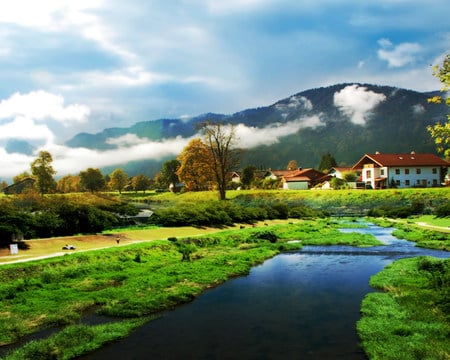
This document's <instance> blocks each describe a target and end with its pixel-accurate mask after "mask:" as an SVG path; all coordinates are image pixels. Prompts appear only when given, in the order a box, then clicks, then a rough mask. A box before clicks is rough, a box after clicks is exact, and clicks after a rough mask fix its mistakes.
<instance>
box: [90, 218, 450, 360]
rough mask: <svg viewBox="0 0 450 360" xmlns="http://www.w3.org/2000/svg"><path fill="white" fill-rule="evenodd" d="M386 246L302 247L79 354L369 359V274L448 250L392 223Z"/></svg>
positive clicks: (381, 234)
mask: <svg viewBox="0 0 450 360" xmlns="http://www.w3.org/2000/svg"><path fill="white" fill-rule="evenodd" d="M344 231H353V232H354V231H363V232H370V233H372V234H374V235H375V236H377V238H379V239H380V240H381V241H383V242H384V243H385V244H386V246H381V247H371V248H364V249H361V248H354V247H348V246H330V247H323V246H320V247H319V246H315V247H312V246H307V247H304V249H303V250H302V251H300V252H296V253H287V254H281V255H278V256H276V257H274V258H272V259H270V260H267V261H266V262H264V264H262V265H260V266H257V267H254V268H253V269H252V270H251V272H250V274H249V275H248V276H246V277H242V278H237V279H233V280H230V281H228V282H226V283H225V284H223V285H221V286H219V287H217V288H215V289H211V290H208V291H206V292H205V293H203V294H202V295H201V296H199V297H198V298H197V299H196V300H195V301H193V302H192V303H190V304H187V305H184V306H181V307H179V308H177V309H176V310H174V311H171V312H168V313H167V314H165V315H164V316H163V317H162V318H160V319H157V320H155V321H152V322H150V323H148V324H146V325H145V326H143V327H141V328H139V329H137V330H136V331H135V332H134V333H133V334H131V335H130V336H129V337H127V338H126V339H123V340H121V341H117V342H114V343H112V344H110V345H108V346H106V347H104V348H102V349H100V350H98V351H96V352H94V353H92V354H90V355H88V356H85V357H82V359H108V360H111V359H130V360H131V359H136V360H137V359H347V360H356V359H366V357H365V355H364V353H363V352H362V350H361V349H360V348H359V346H358V337H357V334H356V322H357V321H358V319H359V318H360V313H359V310H360V306H361V301H362V299H363V297H364V296H365V295H366V294H367V293H369V292H371V291H373V289H371V288H370V287H369V285H368V283H369V278H370V276H371V275H373V274H375V273H377V272H379V271H381V270H382V269H383V267H384V266H386V265H387V264H389V263H391V262H392V261H393V260H395V259H398V258H402V257H410V256H419V255H431V256H438V257H448V256H449V254H448V253H445V252H441V251H433V250H426V249H420V248H415V247H414V245H413V244H412V243H409V242H407V241H402V240H397V239H395V238H394V237H392V236H391V235H390V232H391V229H384V228H380V227H376V226H370V228H369V229H351V230H350V229H349V230H344Z"/></svg>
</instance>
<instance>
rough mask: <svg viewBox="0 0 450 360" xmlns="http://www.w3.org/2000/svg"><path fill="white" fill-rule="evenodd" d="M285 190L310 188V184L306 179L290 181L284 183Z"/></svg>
mask: <svg viewBox="0 0 450 360" xmlns="http://www.w3.org/2000/svg"><path fill="white" fill-rule="evenodd" d="M283 189H284V190H308V189H309V186H308V183H307V182H306V181H290V182H284V183H283Z"/></svg>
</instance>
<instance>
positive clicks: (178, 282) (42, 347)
mask: <svg viewBox="0 0 450 360" xmlns="http://www.w3.org/2000/svg"><path fill="white" fill-rule="evenodd" d="M339 226H340V224H339V223H338V222H336V221H326V220H319V221H312V220H308V221H306V220H303V221H299V222H296V223H292V224H284V225H282V224H279V225H274V226H266V227H262V228H253V227H246V228H245V229H238V230H226V231H222V232H220V233H214V234H207V235H203V236H196V237H188V238H178V239H175V238H174V239H171V241H168V240H155V241H152V242H147V243H138V244H133V245H129V246H121V247H113V248H109V249H104V250H98V251H90V252H85V253H73V254H70V255H68V256H63V257H60V258H53V259H46V260H40V261H31V262H28V263H21V264H10V265H3V266H1V267H0V277H1V278H2V280H3V281H2V283H1V284H0V314H1V316H0V344H8V343H14V342H16V341H18V340H19V339H20V338H22V337H23V336H25V335H27V334H31V333H33V332H36V331H38V330H40V329H43V328H49V327H55V326H58V327H62V328H63V329H67V330H66V331H67V333H66V332H65V331H64V330H63V331H60V332H58V333H57V334H55V337H52V338H51V339H48V340H39V341H36V342H34V343H33V344H32V345H29V348H21V349H18V350H17V352H14V354H12V355H11V359H15V358H21V355H20V354H24V353H22V352H21V351H30V353H33V352H35V353H40V352H42V353H43V354H47V355H48V354H49V353H52V354H53V353H55V354H56V355H57V356H56V357H55V358H57V359H69V358H72V357H74V356H75V354H78V355H79V354H80V353H82V352H85V351H91V350H92V349H93V348H95V347H98V346H101V345H102V344H103V343H104V341H111V340H113V339H114V338H119V337H121V336H125V335H126V333H127V331H131V330H130V329H132V328H133V327H134V326H135V324H136V323H134V322H131V323H123V326H124V330H123V331H117V332H116V331H112V330H111V331H112V334H113V335H111V336H110V337H108V338H107V340H104V341H103V340H97V339H102V335H101V333H103V332H105V331H106V330H104V328H102V327H81V328H74V327H73V326H74V324H76V323H77V322H78V321H79V320H80V318H81V316H83V313H84V312H85V311H87V310H89V309H92V308H95V309H97V312H98V313H101V314H104V315H108V316H111V317H117V318H123V317H125V318H130V319H140V318H142V317H145V318H146V317H148V316H153V315H155V314H158V313H159V312H160V311H163V310H166V309H170V308H173V307H175V306H177V305H178V304H181V303H185V302H189V301H192V300H193V299H194V298H195V297H196V296H198V295H199V294H200V293H201V292H202V291H204V290H205V289H207V288H210V287H212V286H216V285H218V284H221V283H223V282H224V281H226V280H227V279H229V278H230V277H235V276H241V275H245V274H247V273H248V272H249V270H250V269H251V267H252V266H254V265H255V264H258V263H261V262H263V261H264V260H265V259H267V258H270V257H272V256H274V255H275V254H277V253H279V252H280V251H284V250H294V249H299V248H301V246H302V245H303V244H307V243H322V244H334V243H347V244H353V245H360V246H367V245H369V244H378V242H376V241H374V238H373V237H372V238H370V237H366V236H362V235H361V234H350V235H349V234H343V233H341V232H339V230H338V227H339ZM277 239H278V240H277ZM292 239H297V240H300V242H297V243H288V240H292ZM274 240H276V241H274ZM180 243H182V244H189V246H190V247H191V248H192V250H193V251H192V253H191V254H190V256H191V259H192V261H181V259H182V255H181V252H180V246H179V245H180ZM127 324H128V325H127ZM111 326H113V325H112V324H111ZM117 326H122V325H120V323H118V324H117ZM136 326H138V325H136ZM70 329H74V330H73V331H79V333H80V335H79V336H89V338H92V339H93V340H92V341H91V340H89V341H88V342H89V345H86V347H83V348H75V349H74V345H73V342H72V340H71V339H72V338H73V335H70V334H71V332H70V331H72V330H70ZM108 331H109V330H108ZM83 334H87V335H83ZM114 334H116V335H114ZM56 339H58V340H56ZM94 339H95V340H94ZM91 342H92V344H91ZM56 343H57V345H55V344H56ZM22 358H27V357H22ZM33 358H34V357H33ZM36 358H38V357H36ZM44 358H45V357H44Z"/></svg>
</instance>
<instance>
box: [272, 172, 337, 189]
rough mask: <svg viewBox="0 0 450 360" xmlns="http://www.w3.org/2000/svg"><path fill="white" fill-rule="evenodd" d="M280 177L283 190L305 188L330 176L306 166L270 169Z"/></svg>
mask: <svg viewBox="0 0 450 360" xmlns="http://www.w3.org/2000/svg"><path fill="white" fill-rule="evenodd" d="M272 173H274V174H277V175H278V176H280V177H281V184H282V187H283V189H285V190H306V189H310V188H312V187H314V186H316V185H317V184H319V183H322V182H323V181H325V180H327V179H329V178H330V177H331V176H329V175H327V174H324V173H323V172H321V171H318V170H315V169H312V168H308V169H298V170H278V171H272Z"/></svg>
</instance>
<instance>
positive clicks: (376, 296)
mask: <svg viewBox="0 0 450 360" xmlns="http://www.w3.org/2000/svg"><path fill="white" fill-rule="evenodd" d="M370 284H371V285H372V286H373V287H375V288H377V289H381V290H384V291H385V292H379V293H370V294H368V295H367V296H366V297H365V299H364V300H363V303H362V308H361V313H362V318H361V320H360V321H359V322H358V324H357V329H358V334H359V336H360V338H361V343H362V346H363V348H364V350H365V352H366V354H367V355H368V356H369V358H370V359H386V360H391V359H392V360H397V359H399V356H400V354H401V359H404V360H410V359H411V360H415V359H448V358H450V336H449V335H450V322H449V320H450V260H448V259H447V260H438V259H433V258H425V257H420V258H413V259H402V260H398V261H396V262H394V263H393V264H392V265H390V266H387V267H386V268H385V269H384V270H383V271H382V272H380V273H378V274H376V275H374V276H373V277H372V278H371V281H370Z"/></svg>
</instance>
